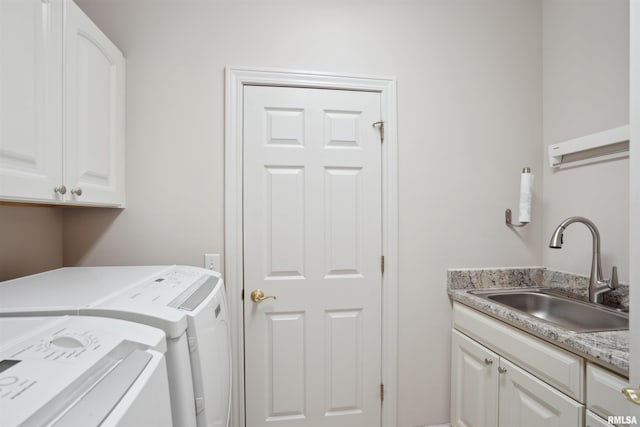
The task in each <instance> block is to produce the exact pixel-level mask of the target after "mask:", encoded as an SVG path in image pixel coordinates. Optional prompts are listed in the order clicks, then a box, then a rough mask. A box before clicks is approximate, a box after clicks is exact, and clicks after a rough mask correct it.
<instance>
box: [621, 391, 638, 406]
mask: <svg viewBox="0 0 640 427" xmlns="http://www.w3.org/2000/svg"><path fill="white" fill-rule="evenodd" d="M622 394H624V397H626V398H627V400H628V401H629V402H633V403H635V404H636V405H640V388H623V389H622Z"/></svg>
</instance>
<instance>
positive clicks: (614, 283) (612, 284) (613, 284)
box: [609, 265, 620, 289]
mask: <svg viewBox="0 0 640 427" xmlns="http://www.w3.org/2000/svg"><path fill="white" fill-rule="evenodd" d="M618 287H620V283H618V267H616V266H615V265H614V266H613V268H612V269H611V279H609V288H611V289H618Z"/></svg>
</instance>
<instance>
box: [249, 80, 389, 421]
mask: <svg viewBox="0 0 640 427" xmlns="http://www.w3.org/2000/svg"><path fill="white" fill-rule="evenodd" d="M380 110H381V100H380V94H379V93H374V92H356V91H342V90H322V89H302V88H290V87H267V86H247V87H245V89H244V111H243V115H244V124H243V132H244V134H243V150H244V151H243V161H244V171H243V180H244V184H243V203H244V221H243V224H244V243H243V244H244V292H245V298H244V326H245V347H244V348H245V395H246V425H247V427H256V426H285V425H286V426H313V427H319V426H332V427H337V426H345V427H358V426H362V427H372V426H376V425H380V415H381V397H380V394H381V392H380V383H381V335H382V333H381V284H382V272H381V255H382V253H381V251H382V221H381V143H380V135H379V132H378V130H377V129H376V128H374V127H373V126H372V124H373V123H374V122H376V121H378V120H379V119H380ZM257 289H261V290H263V291H264V293H265V295H266V296H271V295H273V296H275V297H277V299H265V300H264V301H262V302H254V301H252V298H251V297H250V294H251V292H252V291H253V290H257Z"/></svg>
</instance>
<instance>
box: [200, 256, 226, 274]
mask: <svg viewBox="0 0 640 427" xmlns="http://www.w3.org/2000/svg"><path fill="white" fill-rule="evenodd" d="M204 268H208V269H209V270H213V271H217V272H218V273H221V274H222V270H221V269H220V268H221V264H220V254H204Z"/></svg>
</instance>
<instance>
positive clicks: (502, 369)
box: [498, 366, 507, 374]
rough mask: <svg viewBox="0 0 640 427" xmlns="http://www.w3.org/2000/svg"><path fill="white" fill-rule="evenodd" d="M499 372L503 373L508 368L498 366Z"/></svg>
mask: <svg viewBox="0 0 640 427" xmlns="http://www.w3.org/2000/svg"><path fill="white" fill-rule="evenodd" d="M498 372H500V373H501V374H504V373H506V372H507V368H503V367H502V366H498Z"/></svg>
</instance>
